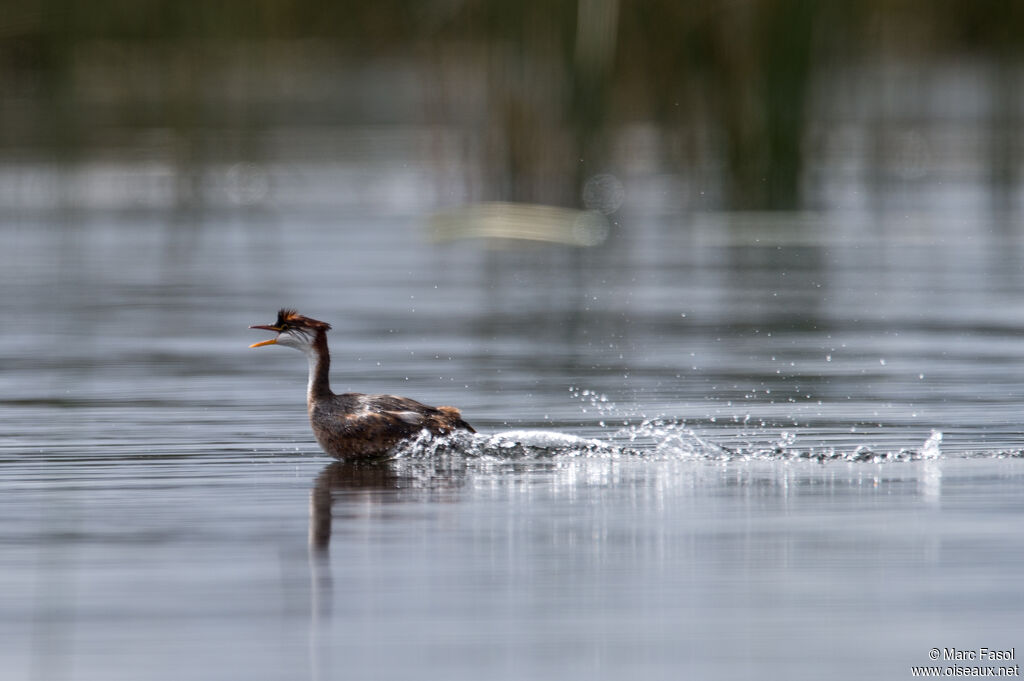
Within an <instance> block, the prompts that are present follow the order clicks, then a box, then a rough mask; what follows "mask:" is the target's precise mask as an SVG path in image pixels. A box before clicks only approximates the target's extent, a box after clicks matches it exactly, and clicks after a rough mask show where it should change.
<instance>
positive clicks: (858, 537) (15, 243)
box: [0, 205, 1024, 680]
mask: <svg viewBox="0 0 1024 681" xmlns="http://www.w3.org/2000/svg"><path fill="white" fill-rule="evenodd" d="M429 208H430V207H429V206H421V205H416V206H415V210H410V209H408V208H407V207H406V208H403V207H401V206H399V207H396V208H395V209H394V210H393V211H392V212H391V213H386V212H385V213H378V214H369V213H366V212H359V211H355V212H353V213H352V214H348V215H342V216H340V217H339V216H324V215H317V214H315V213H302V212H301V211H298V212H297V213H295V214H289V215H274V214H269V213H266V212H258V211H257V212H254V213H252V214H248V215H245V216H240V215H238V214H235V213H228V214H226V215H225V216H222V217H219V216H206V217H204V218H202V219H199V220H197V221H196V222H195V224H194V225H193V226H192V227H191V228H190V229H184V228H182V226H181V225H176V226H168V225H167V224H166V223H165V222H164V220H163V218H162V217H160V216H157V217H153V216H148V215H147V214H146V213H145V212H139V213H134V214H133V213H130V212H129V213H117V214H110V213H107V212H87V211H86V212H81V213H78V212H70V213H69V212H64V213H62V212H60V211H57V212H47V213H42V214H37V213H32V214H24V215H21V214H14V215H9V216H8V217H7V218H6V219H5V220H4V221H3V223H2V225H0V228H2V230H3V240H4V244H5V249H4V255H3V256H2V258H3V267H2V268H0V286H2V288H3V290H4V292H5V293H4V296H3V298H2V299H0V311H2V313H3V317H4V319H5V324H4V328H5V330H4V340H5V342H4V343H2V344H0V362H2V366H3V368H4V371H3V372H2V373H0V395H2V396H3V397H2V402H3V408H2V410H0V430H2V432H3V435H4V437H3V440H2V444H0V461H2V464H3V471H4V472H3V475H2V476H0V488H2V491H0V517H3V519H4V523H3V529H2V530H0V545H2V547H3V550H2V551H0V582H2V584H3V591H4V594H5V605H4V608H3V609H2V611H0V641H2V643H0V655H2V658H3V660H4V668H5V669H6V670H8V671H7V673H8V674H10V675H11V677H12V678H35V679H104V680H109V679H139V678H148V679H162V678H167V679H172V678H173V679H190V678H194V679H200V678H247V679H280V678H313V679H319V678H337V677H339V676H350V677H352V678H379V679H397V678H410V677H414V676H416V677H418V676H423V675H424V674H426V675H427V676H430V677H438V678H440V677H445V678H453V679H463V678H464V679H479V678H481V677H482V676H486V677H488V678H503V679H522V678H599V679H620V678H625V677H630V678H645V679H676V678H681V677H687V676H693V677H697V678H751V677H754V678H797V679H799V678H808V679H810V678H820V677H821V676H822V675H823V674H834V675H836V676H838V677H840V678H867V677H881V678H893V677H904V676H909V674H910V666H911V665H926V664H929V660H928V651H929V650H930V649H931V648H932V647H940V648H941V647H960V648H970V647H981V646H988V647H990V648H1009V647H1011V646H1018V647H1019V646H1020V644H1021V643H1022V641H1021V640H1020V639H1019V613H1020V611H1021V609H1022V606H1024V590H1022V589H1021V587H1020V582H1019V579H1018V570H1017V566H1019V565H1020V564H1021V562H1022V560H1024V533H1022V531H1021V530H1020V528H1021V526H1022V525H1021V522H1020V520H1021V515H1022V511H1024V503H1022V501H1021V499H1022V498H1024V495H1022V494H1021V492H1022V491H1024V487H1022V476H1024V463H1022V461H1021V459H1020V452H1021V450H1022V449H1024V447H1022V437H1021V434H1020V429H1019V425H1018V424H1019V412H1020V404H1021V398H1022V396H1024V373H1022V372H1021V371H1019V370H1018V367H1020V366H1022V363H1021V360H1022V359H1024V358H1022V354H1024V351H1022V347H1024V344H1022V343H1020V338H1021V336H1022V334H1021V331H1022V327H1024V305H1022V303H1021V302H1020V301H1021V300H1024V295H1022V294H1024V290H1022V289H1024V277H1022V276H1021V269H1020V266H1019V265H1018V262H1019V258H1017V257H1016V256H1017V254H1018V252H1019V250H1020V247H1021V245H1022V244H1021V243H1020V241H1019V239H1018V238H1017V237H1016V236H1014V235H1013V234H1012V233H1009V232H1006V231H1000V230H999V229H998V224H996V225H993V226H992V228H991V229H988V228H981V229H979V228H978V225H976V224H972V225H970V226H969V228H968V227H967V226H959V225H958V224H956V223H954V224H951V223H950V222H949V221H944V220H943V219H942V217H941V216H936V217H935V218H934V220H933V224H931V225H930V230H931V231H929V234H930V235H931V237H930V238H928V239H922V238H918V232H917V231H915V230H916V227H915V225H914V224H909V225H904V228H903V229H901V230H890V231H889V232H887V233H885V234H878V233H872V232H870V231H866V230H867V229H868V227H869V225H866V224H865V223H864V222H863V221H862V220H859V219H854V218H853V217H850V216H844V215H842V214H840V215H822V216H811V217H808V216H793V217H792V220H791V221H790V222H786V221H785V219H782V222H784V223H785V224H783V226H782V228H779V227H778V223H779V221H780V218H777V217H776V218H773V220H774V222H775V227H774V228H773V229H765V228H764V225H763V224H760V223H758V222H757V220H758V219H759V218H758V217H757V216H729V215H716V216H699V215H698V216H689V217H685V218H684V217H680V216H678V215H673V216H671V217H666V216H664V215H661V214H659V213H658V212H657V211H636V212H635V213H634V214H630V213H629V212H628V211H627V212H626V213H625V214H623V215H622V216H621V226H620V228H619V229H618V230H617V231H615V232H613V233H612V234H611V235H610V237H609V240H608V241H607V242H606V243H604V244H602V245H600V246H598V247H594V248H583V249H579V248H573V247H568V246H557V245H556V246H540V245H536V244H509V243H503V244H494V243H487V242H482V241H473V240H467V241H457V242H454V243H443V244H439V243H433V242H431V241H430V240H429V238H428V234H429V232H428V230H427V227H426V225H427V224H428V223H429V220H428V219H427V216H428V215H429V213H430V210H429ZM888 224H890V226H891V224H892V223H888ZM936 233H939V234H945V235H946V236H943V237H942V238H935V237H934V235H935V234H936ZM284 305H288V306H295V307H298V308H299V309H300V311H302V312H304V313H306V314H309V315H311V316H314V317H318V318H322V319H326V320H328V321H330V322H331V323H332V324H333V325H334V329H335V330H334V331H333V332H332V334H331V343H332V348H333V350H334V356H335V362H334V371H333V381H334V384H335V388H336V389H337V390H343V389H352V390H360V391H365V392H397V393H400V394H405V395H408V396H410V397H414V398H418V399H422V400H425V401H428V402H433V403H441V404H454V405H457V406H459V407H460V408H461V409H462V410H463V413H464V415H465V417H466V418H467V419H468V420H469V421H470V422H471V423H473V424H474V425H475V426H476V427H477V428H478V430H480V431H481V434H482V435H481V438H480V439H478V440H476V441H475V442H473V443H471V446H469V447H467V448H463V449H462V450H459V449H456V450H455V451H451V450H449V451H447V452H446V453H436V454H433V455H429V454H430V451H431V450H428V449H422V448H421V449H419V450H415V451H411V452H408V453H407V455H406V456H405V457H403V458H400V459H397V460H395V461H392V462H388V463H385V464H381V465H376V466H352V465H345V464H339V463H332V462H331V460H330V459H329V458H327V457H325V456H324V455H323V454H322V453H320V452H319V451H318V449H317V447H316V446H315V443H314V442H313V440H312V437H311V435H310V433H309V430H308V424H307V422H306V417H305V409H304V405H303V399H304V394H303V393H304V388H305V371H306V366H305V361H304V359H303V358H302V357H301V356H300V355H298V354H297V353H294V352H291V351H288V350H286V349H281V348H260V349H255V350H249V349H247V348H246V345H248V344H249V343H251V342H254V341H256V340H259V339H260V338H262V336H257V335H255V334H256V332H250V331H248V330H247V328H246V327H247V326H248V325H249V324H252V323H267V322H268V321H271V320H272V319H273V317H274V314H275V311H276V309H277V308H278V307H280V306H284ZM509 431H519V432H518V434H514V435H506V436H500V434H501V433H506V434H507V433H508V432H509ZM521 431H532V432H531V433H527V434H523V433H522V432H521ZM538 431H539V433H540V434H538ZM496 434H498V439H494V438H495V436H496ZM501 437H506V438H511V439H512V440H515V441H516V442H520V443H522V442H523V441H526V442H527V443H528V444H529V443H533V444H535V445H545V446H542V447H527V448H524V447H520V446H513V447H505V446H503V441H502V440H501ZM566 438H579V440H578V441H572V442H568V441H567V440H566ZM427 671H429V673H427Z"/></svg>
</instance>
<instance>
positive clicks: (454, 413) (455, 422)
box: [437, 407, 476, 433]
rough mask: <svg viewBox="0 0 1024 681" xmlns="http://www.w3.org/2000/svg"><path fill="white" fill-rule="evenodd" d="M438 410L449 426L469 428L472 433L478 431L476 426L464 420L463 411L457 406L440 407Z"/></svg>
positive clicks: (458, 428)
mask: <svg viewBox="0 0 1024 681" xmlns="http://www.w3.org/2000/svg"><path fill="white" fill-rule="evenodd" d="M437 410H438V411H439V412H441V414H442V416H443V418H444V422H445V426H447V427H448V428H453V429H456V430H468V431H469V432H471V433H475V432H476V428H474V427H473V426H471V425H469V424H468V423H466V422H465V421H463V420H462V412H461V411H459V410H458V409H457V408H456V407H438V408H437Z"/></svg>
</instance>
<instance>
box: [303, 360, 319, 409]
mask: <svg viewBox="0 0 1024 681" xmlns="http://www.w3.org/2000/svg"><path fill="white" fill-rule="evenodd" d="M319 359H320V357H319V356H318V355H317V354H316V350H314V349H313V348H312V347H310V348H308V349H307V350H306V361H308V362H309V380H308V381H307V382H306V400H307V401H312V399H313V381H314V380H315V379H316V363H317V362H318V361H319Z"/></svg>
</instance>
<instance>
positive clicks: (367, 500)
mask: <svg viewBox="0 0 1024 681" xmlns="http://www.w3.org/2000/svg"><path fill="white" fill-rule="evenodd" d="M465 477H466V469H465V463H464V462H460V461H455V460H453V459H450V458H448V457H441V458H437V459H424V460H412V459H393V460H389V461H380V462H369V461H362V462H349V461H335V462H334V463H330V464H328V465H327V466H326V467H325V468H324V469H323V470H322V471H321V472H320V474H319V475H318V476H317V477H316V480H315V481H314V483H313V490H312V491H311V492H310V505H309V546H310V549H311V550H312V551H313V552H314V553H326V551H327V549H328V547H329V546H330V543H331V529H332V524H333V506H334V504H335V502H336V501H337V500H338V499H342V498H344V499H345V500H346V501H350V502H351V501H359V502H361V505H360V506H359V508H361V509H365V507H366V505H370V506H379V505H382V504H384V503H388V502H396V501H408V500H410V497H411V498H413V499H417V498H421V499H433V500H439V501H445V500H451V499H450V498H448V497H449V494H448V493H450V492H452V491H454V490H456V489H458V488H459V487H461V486H462V484H463V482H464V481H465ZM347 508H348V507H347ZM360 515H362V513H360Z"/></svg>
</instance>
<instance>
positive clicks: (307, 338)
mask: <svg viewBox="0 0 1024 681" xmlns="http://www.w3.org/2000/svg"><path fill="white" fill-rule="evenodd" d="M249 328H250V329H263V330H265V331H273V332H275V333H276V334H277V336H275V337H274V338H271V339H270V340H265V341H261V342H259V343H253V344H252V345H250V346H249V347H250V348H258V347H262V346H265V345H283V346H285V347H288V348H295V349H296V350H300V351H301V352H303V353H305V355H306V358H307V359H308V360H309V385H308V388H307V391H306V406H307V409H308V411H309V422H310V425H312V427H313V434H314V435H315V436H316V440H317V442H318V443H319V444H320V447H321V448H322V449H323V450H324V451H325V452H326V453H327V454H330V455H331V456H333V457H334V458H336V459H341V460H345V461H353V460H363V459H380V458H387V457H388V456H391V455H393V452H394V450H395V448H396V446H397V445H399V444H401V443H402V442H403V441H407V440H409V439H411V438H414V437H416V436H418V435H419V434H420V433H422V432H423V431H424V430H426V431H429V432H430V433H433V434H434V435H448V434H451V433H454V432H456V431H464V432H467V433H475V432H476V430H475V429H474V428H473V426H471V425H469V424H468V423H466V422H465V421H464V420H463V419H462V413H461V412H460V411H459V410H458V409H456V408H455V407H431V406H429V405H426V404H423V403H422V402H417V401H416V400H413V399H410V398H408V397H398V396H397V395H367V394H364V393H341V394H340V395H338V394H335V393H333V392H331V386H330V381H329V376H328V375H329V373H330V368H331V354H330V351H329V350H328V349H327V332H328V331H330V330H331V325H330V324H328V323H327V322H322V321H320V320H318V319H312V318H310V317H305V316H303V315H300V314H299V313H298V312H296V311H295V310H293V309H289V308H282V309H281V310H279V311H278V313H277V320H276V321H275V322H274V323H273V324H253V325H252V326H250V327H249Z"/></svg>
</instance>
